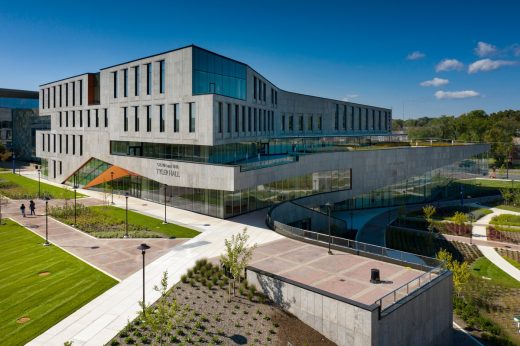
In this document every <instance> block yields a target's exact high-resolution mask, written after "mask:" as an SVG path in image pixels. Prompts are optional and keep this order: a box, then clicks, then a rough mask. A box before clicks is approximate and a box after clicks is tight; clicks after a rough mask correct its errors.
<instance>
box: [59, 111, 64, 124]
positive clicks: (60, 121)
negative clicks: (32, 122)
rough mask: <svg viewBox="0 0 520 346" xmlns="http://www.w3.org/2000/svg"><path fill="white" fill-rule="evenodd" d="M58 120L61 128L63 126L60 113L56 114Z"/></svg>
mask: <svg viewBox="0 0 520 346" xmlns="http://www.w3.org/2000/svg"><path fill="white" fill-rule="evenodd" d="M58 118H59V123H60V127H62V126H63V119H62V115H61V112H58Z"/></svg>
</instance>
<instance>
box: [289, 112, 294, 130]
mask: <svg viewBox="0 0 520 346" xmlns="http://www.w3.org/2000/svg"><path fill="white" fill-rule="evenodd" d="M292 130H294V124H293V116H292V115H289V131H292Z"/></svg>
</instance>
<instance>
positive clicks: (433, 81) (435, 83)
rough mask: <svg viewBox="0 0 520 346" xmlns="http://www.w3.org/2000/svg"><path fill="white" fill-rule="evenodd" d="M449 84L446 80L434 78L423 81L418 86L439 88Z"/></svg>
mask: <svg viewBox="0 0 520 346" xmlns="http://www.w3.org/2000/svg"><path fill="white" fill-rule="evenodd" d="M449 82H450V81H449V80H447V79H442V78H437V77H435V78H433V79H430V80H425V81H424V82H421V83H420V86H423V87H429V86H433V87H440V86H443V85H446V84H448V83H449Z"/></svg>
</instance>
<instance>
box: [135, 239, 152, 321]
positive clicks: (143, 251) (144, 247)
mask: <svg viewBox="0 0 520 346" xmlns="http://www.w3.org/2000/svg"><path fill="white" fill-rule="evenodd" d="M149 248H150V246H148V245H146V244H145V243H142V244H141V245H139V246H138V247H137V250H141V254H142V255H143V315H144V314H145V312H146V304H145V300H144V267H145V265H144V255H145V254H146V250H148V249H149Z"/></svg>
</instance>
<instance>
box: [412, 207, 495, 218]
mask: <svg viewBox="0 0 520 346" xmlns="http://www.w3.org/2000/svg"><path fill="white" fill-rule="evenodd" d="M456 212H460V213H464V214H466V215H467V216H468V217H469V216H470V214H471V215H473V219H474V220H478V219H480V218H481V217H483V216H485V215H488V214H491V213H492V211H491V210H490V209H487V208H480V207H474V206H460V205H456V206H447V207H439V208H436V209H435V214H434V215H433V219H434V220H449V219H450V218H451V217H452V216H453V215H454V214H455V213H456ZM407 216H408V217H415V218H424V213H423V211H422V210H416V211H412V212H410V213H408V214H407Z"/></svg>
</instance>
